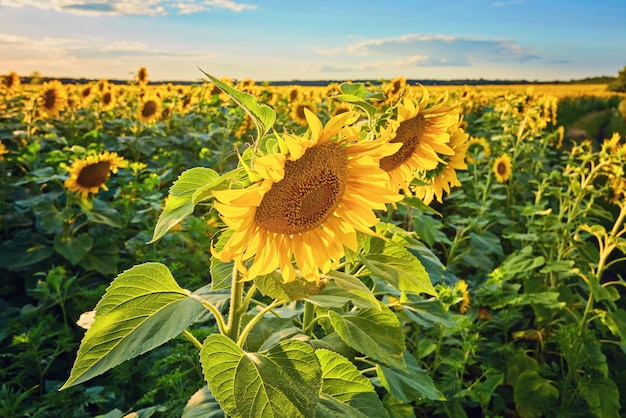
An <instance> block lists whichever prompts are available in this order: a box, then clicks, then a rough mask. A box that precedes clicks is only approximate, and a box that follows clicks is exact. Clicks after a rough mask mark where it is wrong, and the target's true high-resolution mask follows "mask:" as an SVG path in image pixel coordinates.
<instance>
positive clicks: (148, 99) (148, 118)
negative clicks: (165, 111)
mask: <svg viewBox="0 0 626 418" xmlns="http://www.w3.org/2000/svg"><path fill="white" fill-rule="evenodd" d="M160 114H161V101H160V100H159V99H158V98H157V97H156V96H154V95H149V94H146V95H145V96H144V97H143V100H142V102H141V104H140V106H139V112H138V115H137V116H138V118H139V120H140V121H142V122H144V123H148V122H152V121H155V120H156V119H157V118H158V117H159V116H160Z"/></svg>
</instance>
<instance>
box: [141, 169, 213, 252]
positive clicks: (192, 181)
mask: <svg viewBox="0 0 626 418" xmlns="http://www.w3.org/2000/svg"><path fill="white" fill-rule="evenodd" d="M221 182H222V177H220V176H219V174H218V173H217V172H215V171H214V170H211V169H210V168H205V167H194V168H191V169H189V170H186V171H183V172H182V173H181V175H180V176H179V177H178V179H177V180H176V181H175V182H174V184H172V187H170V190H169V195H168V196H167V200H166V201H165V209H164V210H163V212H162V213H161V216H159V220H158V221H157V224H156V227H155V228H154V235H153V236H152V239H151V240H150V242H154V241H156V240H158V239H159V238H161V237H162V236H163V235H165V234H166V233H167V231H169V230H170V229H171V228H172V227H173V226H175V225H176V224H177V223H178V222H180V221H181V220H182V219H183V218H184V217H185V216H187V215H190V214H192V213H193V210H194V208H195V207H196V205H197V204H198V202H200V201H202V200H204V199H207V198H209V197H210V196H211V194H212V190H213V189H214V188H215V187H217V186H219V185H220V183H221Z"/></svg>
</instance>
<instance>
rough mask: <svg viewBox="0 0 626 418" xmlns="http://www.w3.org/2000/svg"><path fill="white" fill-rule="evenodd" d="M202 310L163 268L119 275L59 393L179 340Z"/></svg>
mask: <svg viewBox="0 0 626 418" xmlns="http://www.w3.org/2000/svg"><path fill="white" fill-rule="evenodd" d="M203 309H204V307H203V306H202V304H201V303H200V302H199V301H198V300H197V299H195V298H193V297H190V292H189V291H188V290H185V289H182V288H181V287H180V286H178V284H177V283H176V281H175V280H174V278H173V277H172V274H171V273H170V271H169V270H168V269H167V267H166V266H164V265H162V264H159V263H145V264H141V265H138V266H134V267H132V268H131V269H129V270H126V271H125V272H123V273H121V274H120V275H119V276H117V278H116V279H115V280H114V281H113V283H111V285H110V286H109V288H108V289H107V291H106V293H105V295H104V296H103V297H102V299H101V300H100V302H99V303H98V305H97V306H96V317H95V321H94V323H93V324H92V325H91V327H90V328H89V329H88V330H87V333H86V334H85V336H84V337H83V340H82V342H81V345H80V348H79V350H78V356H77V358H76V362H75V363H74V366H73V367H72V372H71V374H70V377H69V379H68V380H67V381H66V382H65V384H64V385H63V387H62V389H64V388H68V387H70V386H73V385H77V384H79V383H82V382H85V381H87V380H89V379H91V378H93V377H95V376H98V375H100V374H102V373H104V372H106V371H107V370H109V369H111V368H113V367H115V366H117V365H119V364H120V363H122V362H124V361H126V360H129V359H131V358H134V357H136V356H138V355H140V354H143V353H145V352H147V351H149V350H152V349H153V348H155V347H158V346H159V345H161V344H163V343H165V342H167V341H169V340H170V339H172V338H174V337H176V336H177V335H179V334H180V333H181V332H182V331H184V330H185V328H187V327H188V326H189V324H191V323H192V322H193V321H194V319H195V318H196V317H197V316H198V315H199V314H200V312H202V310H203Z"/></svg>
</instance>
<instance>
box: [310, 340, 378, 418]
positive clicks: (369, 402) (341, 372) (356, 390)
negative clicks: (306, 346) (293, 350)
mask: <svg viewBox="0 0 626 418" xmlns="http://www.w3.org/2000/svg"><path fill="white" fill-rule="evenodd" d="M315 355H316V356H317V358H318V359H319V361H320V365H321V367H322V378H323V384H322V397H321V398H320V403H321V404H322V405H324V406H325V407H324V408H323V409H325V408H328V409H331V410H337V411H339V412H341V413H342V416H358V417H381V418H382V417H386V416H387V412H386V411H385V408H384V407H383V404H382V402H381V401H380V398H379V397H378V394H377V393H376V391H375V390H374V385H372V383H371V382H370V381H369V379H368V378H366V377H365V376H363V375H362V374H361V372H359V370H358V369H357V368H356V366H355V365H354V364H353V363H351V362H350V361H349V360H348V359H346V358H345V357H343V356H341V355H340V354H337V353H335V352H334V351H330V350H325V349H319V350H317V351H315ZM324 395H326V396H324ZM334 401H337V402H339V403H341V404H343V406H342V405H338V404H337V402H334ZM319 409H320V408H319V407H318V410H319ZM324 416H328V415H327V414H324ZM331 416H332V415H331Z"/></svg>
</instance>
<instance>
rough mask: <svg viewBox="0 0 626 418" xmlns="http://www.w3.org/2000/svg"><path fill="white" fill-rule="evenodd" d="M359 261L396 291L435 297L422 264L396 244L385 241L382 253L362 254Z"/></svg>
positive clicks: (435, 292)
mask: <svg viewBox="0 0 626 418" xmlns="http://www.w3.org/2000/svg"><path fill="white" fill-rule="evenodd" d="M361 259H362V260H363V263H364V264H365V266H366V267H367V268H368V270H369V271H370V272H371V273H372V274H373V275H375V276H378V277H380V278H381V279H383V280H384V281H385V282H387V283H389V284H390V285H391V286H393V287H395V288H396V289H398V290H401V291H405V292H412V293H427V294H429V295H432V296H437V291H436V290H435V288H434V287H433V285H432V283H431V281H430V278H429V277H428V273H427V272H426V269H425V268H424V266H423V265H422V263H421V262H420V261H419V260H418V259H417V258H416V257H415V256H414V255H413V254H411V253H410V252H409V251H408V250H407V249H406V248H404V247H403V246H402V245H400V244H398V243H396V242H393V241H386V242H385V243H384V246H383V248H382V253H370V254H363V255H361Z"/></svg>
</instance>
